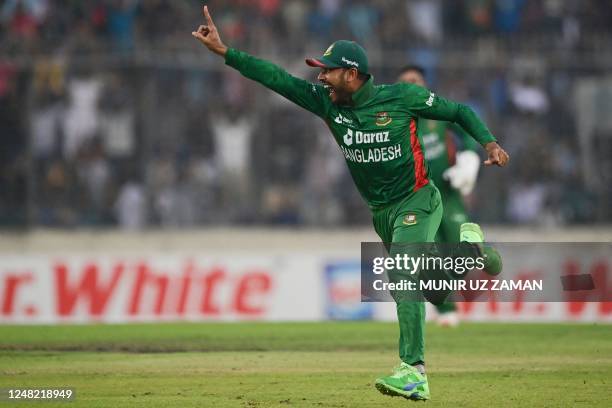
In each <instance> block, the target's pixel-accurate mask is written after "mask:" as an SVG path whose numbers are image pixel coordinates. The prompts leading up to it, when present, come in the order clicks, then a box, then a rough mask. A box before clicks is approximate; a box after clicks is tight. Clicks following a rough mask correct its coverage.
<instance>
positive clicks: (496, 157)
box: [484, 142, 510, 167]
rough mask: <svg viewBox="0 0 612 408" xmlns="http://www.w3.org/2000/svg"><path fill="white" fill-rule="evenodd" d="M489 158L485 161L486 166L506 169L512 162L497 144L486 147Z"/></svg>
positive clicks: (493, 143) (488, 144)
mask: <svg viewBox="0 0 612 408" xmlns="http://www.w3.org/2000/svg"><path fill="white" fill-rule="evenodd" d="M485 149H486V151H487V155H488V156H489V158H488V159H487V160H485V162H484V164H485V166H492V165H494V164H495V165H497V166H499V167H504V166H505V165H506V164H508V162H509V161H510V156H509V155H508V153H506V151H505V150H504V149H502V148H501V147H500V146H499V145H498V144H497V143H496V142H490V143H487V144H486V145H485Z"/></svg>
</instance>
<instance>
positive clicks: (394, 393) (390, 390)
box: [374, 380, 429, 401]
mask: <svg viewBox="0 0 612 408" xmlns="http://www.w3.org/2000/svg"><path fill="white" fill-rule="evenodd" d="M374 386H375V387H376V389H377V390H378V391H380V393H381V394H384V395H388V396H390V397H404V398H406V399H408V400H410V401H427V400H428V399H429V397H425V396H423V395H421V394H420V393H419V392H418V391H404V390H400V389H399V388H395V387H393V386H391V385H389V384H386V383H385V382H383V381H381V380H376V383H375V384H374Z"/></svg>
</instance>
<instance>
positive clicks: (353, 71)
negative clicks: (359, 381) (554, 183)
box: [192, 7, 509, 400]
mask: <svg viewBox="0 0 612 408" xmlns="http://www.w3.org/2000/svg"><path fill="white" fill-rule="evenodd" d="M203 12H204V17H205V24H204V25H201V26H199V27H198V29H197V30H196V31H194V32H192V35H193V36H194V37H195V38H196V39H198V40H199V41H200V42H201V43H202V44H204V45H205V46H206V47H207V48H208V49H209V50H210V51H212V52H214V53H215V54H218V55H219V56H221V57H223V58H224V59H225V64H226V65H229V66H230V67H232V68H234V69H236V70H238V71H239V72H240V73H241V74H242V75H244V76H245V77H247V78H250V79H252V80H254V81H257V82H259V83H261V84H262V85H264V86H265V87H267V88H269V89H271V90H273V91H274V92H277V93H278V94H280V95H282V96H284V97H286V98H287V99H289V100H290V101H292V102H294V103H296V104H297V105H299V106H301V107H302V108H304V109H307V110H308V111H310V112H312V113H314V114H315V115H317V116H319V117H320V118H321V119H323V120H324V121H325V123H326V124H327V125H328V126H329V128H330V130H331V133H332V135H333V137H334V139H335V140H336V142H337V143H338V145H339V147H340V150H341V151H342V153H343V155H344V157H345V159H346V163H347V165H348V167H349V170H350V173H351V176H352V178H353V180H354V182H355V184H356V185H357V188H358V190H359V192H360V193H361V195H362V196H363V198H364V199H365V200H366V202H367V203H368V205H369V207H370V209H371V212H372V216H373V222H374V228H375V229H376V232H377V233H378V235H379V236H380V238H381V239H382V241H383V242H385V243H427V242H434V238H435V235H436V231H437V230H438V226H439V225H440V220H441V218H442V200H441V198H440V193H439V191H438V189H437V188H436V187H435V185H434V184H433V183H432V182H431V181H430V177H429V173H428V168H427V164H426V162H425V157H424V153H423V147H422V141H421V140H420V138H419V137H418V135H417V120H418V118H420V117H423V118H427V119H434V120H443V121H449V122H454V123H457V124H458V125H460V126H461V127H462V128H463V129H465V130H466V131H467V132H468V133H469V135H470V136H472V137H473V138H474V139H475V140H476V141H478V142H479V143H480V144H481V145H483V146H484V148H485V149H486V151H487V154H488V159H487V160H486V161H485V164H487V165H498V166H505V165H506V163H507V162H508V160H509V157H508V155H507V154H506V152H505V151H504V150H503V149H502V148H501V147H500V146H499V145H498V144H497V143H496V141H495V138H494V137H493V135H491V132H489V130H488V129H487V127H486V126H485V125H484V124H483V123H482V122H481V121H480V119H478V117H477V116H476V115H475V114H474V112H473V111H472V110H471V109H470V108H469V107H467V106H464V105H461V104H458V103H454V102H451V101H448V100H446V99H444V98H441V97H440V96H438V95H436V94H434V93H433V92H430V91H428V90H427V89H425V88H422V87H420V86H417V85H414V84H406V83H398V84H394V85H374V79H373V77H372V76H371V75H370V74H369V71H368V59H367V56H366V54H365V51H364V49H363V48H362V47H361V46H359V45H358V44H356V43H355V42H352V41H344V40H341V41H336V42H335V43H333V44H332V45H331V46H330V47H329V48H328V49H327V50H326V51H325V53H324V54H323V56H322V57H321V58H311V59H307V60H306V62H307V64H308V65H310V66H314V67H318V68H320V70H321V71H320V72H319V75H318V80H319V81H320V82H321V83H320V84H313V83H310V82H308V81H305V80H303V79H299V78H296V77H293V76H291V75H290V74H289V73H287V72H286V71H285V70H283V69H282V68H280V67H278V66H277V65H274V64H272V63H271V62H268V61H264V60H262V59H258V58H255V57H253V56H251V55H249V54H247V53H245V52H242V51H239V50H236V49H234V48H228V47H227V46H226V45H225V44H223V42H222V41H221V38H220V37H219V32H218V30H217V28H216V27H215V24H214V22H213V20H212V18H211V16H210V14H209V12H208V8H207V7H204V11H203ZM460 240H461V241H463V242H466V245H467V246H471V247H473V248H475V249H477V250H480V251H483V250H484V248H485V246H484V245H482V242H483V241H484V237H483V235H482V231H481V230H480V228H479V227H478V226H477V225H476V224H466V225H464V226H462V228H461V239H460ZM391 248H392V250H391V252H390V256H394V253H393V246H392V247H391ZM398 255H399V253H398ZM404 255H406V253H404ZM419 255H420V250H419V254H416V253H415V254H409V256H413V257H418V256H419ZM494 258H495V257H488V258H487V259H488V262H489V261H490V262H489V263H487V264H485V270H487V269H490V270H495V269H496V267H497V269H498V270H499V264H496V262H499V259H494ZM428 272H430V271H427V270H425V269H421V270H420V271H419V278H420V275H424V274H426V273H428ZM447 272H448V271H447ZM448 273H450V272H448ZM388 276H389V280H390V281H393V280H395V279H400V278H401V276H400V274H399V273H398V274H395V273H388ZM391 295H392V296H393V298H394V300H395V301H396V305H397V315H398V320H399V325H400V339H399V354H400V358H401V360H402V363H401V364H400V366H399V367H398V368H397V369H396V370H395V372H394V373H393V374H392V375H390V376H387V377H382V378H379V379H377V380H376V382H375V385H376V388H377V389H378V390H379V391H380V392H382V393H384V394H389V395H397V396H402V397H405V398H408V399H413V400H426V399H429V397H430V395H429V385H428V383H427V376H426V374H425V368H424V364H425V357H424V340H423V338H424V337H423V334H424V327H425V305H424V303H423V302H415V301H404V300H403V298H402V296H401V295H400V294H398V293H393V292H392V293H391Z"/></svg>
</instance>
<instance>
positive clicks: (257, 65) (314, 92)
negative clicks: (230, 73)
mask: <svg viewBox="0 0 612 408" xmlns="http://www.w3.org/2000/svg"><path fill="white" fill-rule="evenodd" d="M203 13H204V18H205V23H206V24H205V25H201V26H199V27H198V30H197V31H194V32H192V33H191V34H192V35H193V36H194V37H195V38H197V39H198V40H199V41H200V42H201V43H202V44H204V45H205V46H206V48H208V49H209V50H210V51H212V52H214V53H215V54H217V55H220V56H222V57H224V58H225V63H226V64H227V65H229V66H230V67H232V68H235V69H236V70H238V71H239V72H240V73H241V74H242V75H244V76H245V77H247V78H249V79H252V80H254V81H257V82H259V83H260V84H262V85H264V86H265V87H267V88H269V89H271V90H273V91H274V92H276V93H278V94H280V95H282V96H284V97H285V98H287V99H289V100H290V101H292V102H294V103H295V104H297V105H299V106H301V107H302V108H304V109H306V110H309V111H310V112H312V113H314V114H315V115H318V116H321V117H325V116H326V112H327V110H328V109H329V107H330V105H331V102H330V100H329V96H328V94H327V92H326V91H325V89H324V88H323V86H321V85H315V84H312V83H310V82H308V81H305V80H303V79H300V78H296V77H294V76H292V75H290V74H289V73H288V72H287V71H285V70H284V69H282V68H281V67H279V66H278V65H275V64H273V63H271V62H269V61H266V60H263V59H259V58H255V57H253V56H251V55H249V54H247V53H245V52H242V51H238V50H236V49H233V48H228V47H227V46H226V45H225V44H223V42H222V41H221V38H220V36H219V32H218V30H217V27H216V26H215V24H214V22H213V20H212V17H211V16H210V13H209V11H208V7H207V6H204V10H203Z"/></svg>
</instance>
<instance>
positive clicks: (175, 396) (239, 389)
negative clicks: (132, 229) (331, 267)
mask: <svg viewBox="0 0 612 408" xmlns="http://www.w3.org/2000/svg"><path fill="white" fill-rule="evenodd" d="M397 335H398V333H397V328H396V325H395V324H392V323H373V322H363V323H305V324H301V323H278V324H274V323H272V324H270V323H235V324H183V323H181V324H139V325H85V326H0V388H7V387H54V386H55V387H60V386H70V387H73V388H75V389H76V393H77V398H76V401H74V402H73V403H70V404H68V405H66V403H57V404H56V403H44V404H43V405H41V403H36V404H35V405H34V404H27V403H20V404H18V405H16V406H19V407H25V406H28V405H34V406H38V407H40V406H45V407H52V406H59V407H66V406H74V407H76V406H82V407H119V406H142V407H172V406H177V407H214V408H218V407H268V406H274V407H347V408H350V407H399V406H407V405H408V406H410V405H412V404H420V403H414V402H410V401H406V400H403V399H398V398H390V397H386V396H383V395H381V394H379V393H378V392H377V391H376V390H375V389H374V387H373V381H374V379H375V378H376V376H377V375H379V374H386V373H387V372H389V371H390V369H391V368H392V366H393V365H394V364H396V363H397V357H396V337H397ZM427 353H428V355H427V363H428V372H429V381H430V387H431V392H432V400H431V401H429V402H427V406H431V407H438V406H440V407H441V406H453V407H480V406H486V407H488V408H490V407H500V406H506V407H517V406H525V407H534V406H538V407H539V406H541V407H557V406H559V407H567V406H572V407H593V406H599V407H610V406H612V325H592V324H589V325H587V324H584V325H582V324H523V325H521V324H463V325H462V326H461V327H459V328H457V329H440V328H437V327H434V326H428V328H427ZM9 405H10V404H7V403H5V402H0V408H2V406H9Z"/></svg>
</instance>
